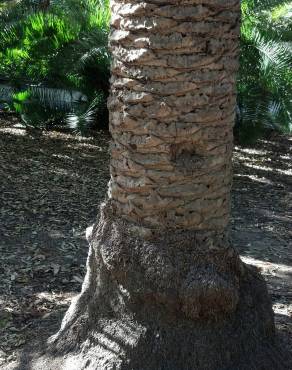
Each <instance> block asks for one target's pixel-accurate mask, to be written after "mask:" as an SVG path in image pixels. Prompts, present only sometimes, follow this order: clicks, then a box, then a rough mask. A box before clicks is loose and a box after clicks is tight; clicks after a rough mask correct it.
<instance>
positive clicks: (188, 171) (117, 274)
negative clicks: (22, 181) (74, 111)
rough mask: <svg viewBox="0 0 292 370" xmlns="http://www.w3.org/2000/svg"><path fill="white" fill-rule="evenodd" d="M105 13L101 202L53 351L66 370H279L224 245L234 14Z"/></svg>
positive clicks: (164, 3) (265, 326)
mask: <svg viewBox="0 0 292 370" xmlns="http://www.w3.org/2000/svg"><path fill="white" fill-rule="evenodd" d="M111 3H112V12H113V16H112V33H111V50H112V55H113V62H112V79H111V96H110V99H109V110H110V130H111V133H112V137H113V142H112V145H111V168H110V170H111V182H110V187H109V199H108V200H107V201H106V203H105V204H104V205H102V207H101V211H100V218H99V221H98V222H97V224H96V225H95V226H94V227H93V229H92V230H90V232H89V233H88V239H89V242H90V253H89V257H88V266H87V275H86V278H85V282H84V284H83V289H82V293H81V295H80V296H79V297H78V298H77V299H76V300H75V301H74V302H73V304H72V306H71V308H70V310H69V311H68V312H67V314H66V316H65V319H64V320H63V324H62V327H61V330H60V331H59V333H58V334H57V335H56V336H55V337H54V338H52V340H51V343H52V346H53V348H54V351H59V353H61V354H62V353H64V351H67V352H68V351H71V355H70V356H67V359H66V360H64V359H63V360H64V363H65V365H64V364H63V365H62V366H64V368H66V367H65V366H67V368H68V369H69V368H70V369H72V370H73V369H75V370H79V369H85V368H86V369H90V370H93V369H101V370H102V369H123V370H131V369H132V370H166V369H173V370H192V369H194V370H219V369H220V370H222V369H233V370H235V369H257V370H259V369H262V370H263V369H283V368H285V367H283V365H282V364H281V363H279V361H278V357H276V356H275V353H276V350H275V349H273V347H272V344H273V341H274V321H273V313H272V309H271V304H270V301H269V298H268V295H267V291H266V287H265V283H264V281H263V280H262V279H261V278H260V277H259V275H258V273H257V272H256V271H254V270H253V269H251V268H249V267H247V266H245V265H244V264H243V263H242V262H241V261H240V259H239V256H238V254H237V252H236V251H235V250H234V249H233V248H232V246H231V245H230V243H229V239H228V232H227V230H228V220H229V208H230V187H231V179H232V176H231V152H232V128H233V123H234V115H235V96H236V92H235V75H236V71H237V68H238V48H239V46H238V44H239V42H238V39H239V18H240V1H239V0H188V1H187V0H186V1H177V0H151V1H148V0H147V1H143V2H142V1H139V2H136V1H133V0H113V1H112V2H111ZM76 347H77V349H78V351H76ZM51 366H53V365H51ZM54 366H55V365H54ZM62 366H61V365H59V367H58V368H60V369H61V368H62ZM51 368H52V369H53V367H51Z"/></svg>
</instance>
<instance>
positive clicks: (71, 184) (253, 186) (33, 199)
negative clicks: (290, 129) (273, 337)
mask: <svg viewBox="0 0 292 370" xmlns="http://www.w3.org/2000/svg"><path fill="white" fill-rule="evenodd" d="M108 142H109V136H108V134H107V133H106V132H96V133H95V135H94V136H90V137H81V136H77V135H74V134H70V133H64V132H63V133H61V132H42V133H41V132H38V131H32V132H27V131H26V130H24V129H23V128H22V127H19V124H18V122H17V120H16V119H15V118H14V117H13V116H5V117H4V116H3V117H2V118H1V117H0V151H1V155H0V179H1V181H0V189H1V191H0V205H1V209H0V224H1V237H0V337H1V342H0V367H1V368H4V367H6V365H10V366H9V368H17V369H18V370H21V364H20V363H19V361H21V352H22V349H23V348H24V346H25V345H26V344H28V343H30V342H31V341H32V340H33V339H35V338H36V337H48V336H49V335H50V334H52V333H54V332H55V331H56V330H57V329H58V327H59V325H60V320H61V318H62V316H63V314H64V311H65V310H66V309H67V307H68V305H69V303H70V301H71V299H72V297H74V296H75V295H76V293H77V292H79V291H80V287H81V283H82V279H83V276H84V273H85V262H86V256H87V251H88V247H87V242H86V240H85V229H86V227H88V226H89V225H91V224H92V223H93V222H94V221H95V217H96V213H97V209H98V205H99V203H100V202H101V201H102V200H103V198H104V195H105V193H106V188H107V183H108V180H109V171H108V164H109V153H108ZM231 234H232V239H233V243H234V245H235V246H237V248H238V249H239V251H240V253H241V255H242V258H243V259H244V261H245V262H247V263H250V264H253V265H256V266H257V267H258V268H259V269H260V270H261V271H262V273H263V274H264V276H265V277H266V280H267V282H268V287H269V291H270V294H271V296H272V299H273V303H274V311H275V318H276V324H277V328H278V332H279V334H280V336H281V339H282V341H283V345H287V346H288V347H289V346H290V348H291V351H292V138H291V137H283V136H279V135H274V136H273V137H270V138H269V139H265V140H259V141H258V142H257V143H256V144H254V145H252V146H251V145H250V146H245V147H243V146H236V147H235V150H234V187H233V209H232V221H231Z"/></svg>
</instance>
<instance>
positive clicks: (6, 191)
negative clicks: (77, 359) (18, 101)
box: [0, 127, 109, 367]
mask: <svg viewBox="0 0 292 370" xmlns="http://www.w3.org/2000/svg"><path fill="white" fill-rule="evenodd" d="M108 139H109V137H108V134H107V133H104V132H100V133H97V136H96V137H95V138H93V137H89V138H82V137H78V136H75V135H70V134H65V133H57V132H48V133H44V134H42V135H32V134H30V133H29V134H28V133H26V132H25V131H24V130H22V129H16V128H12V127H0V151H1V156H0V178H1V181H0V203H1V212H0V224H1V231H0V233H1V235H0V266H1V267H0V323H1V324H2V321H1V319H2V316H3V317H4V318H5V322H4V325H3V326H4V328H3V327H2V326H1V325H0V330H1V333H0V336H1V349H3V351H4V352H7V354H9V355H11V354H12V353H13V350H14V349H16V348H17V347H18V346H19V345H22V344H23V343H25V342H27V341H28V340H29V338H30V336H34V335H35V332H36V331H38V329H39V326H40V320H42V323H41V329H44V328H45V326H46V325H47V324H46V320H44V318H46V317H47V318H48V317H49V316H50V315H51V314H55V313H57V312H59V311H61V312H64V310H65V309H66V308H67V307H68V304H69V302H70V299H66V297H67V296H68V295H69V296H72V293H74V292H75V293H76V292H78V291H79V290H80V285H81V282H82V279H83V275H84V270H85V262H86V257H87V250H88V244H87V241H86V239H85V229H86V227H88V226H89V225H90V224H92V223H93V222H94V221H95V218H96V213H97V209H98V205H99V204H100V202H101V201H102V200H103V198H104V195H105V192H106V186H107V182H108V175H109V173H108V172H109V171H108ZM44 292H52V293H53V294H54V295H55V296H54V299H51V298H50V299H47V297H44V296H43V297H41V298H40V294H42V293H44ZM55 322H56V321H55ZM47 323H48V324H49V321H48V320H47ZM58 325H59V321H58V324H57V326H56V327H58ZM0 357H1V356H0ZM0 360H1V359H0ZM0 367H1V361H0Z"/></svg>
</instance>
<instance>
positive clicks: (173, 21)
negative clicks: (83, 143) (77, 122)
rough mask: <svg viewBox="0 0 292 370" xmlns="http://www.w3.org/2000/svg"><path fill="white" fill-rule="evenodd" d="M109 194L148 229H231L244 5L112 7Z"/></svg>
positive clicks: (217, 0)
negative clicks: (241, 21) (237, 78)
mask: <svg viewBox="0 0 292 370" xmlns="http://www.w3.org/2000/svg"><path fill="white" fill-rule="evenodd" d="M112 9H113V18H112V35H111V50H112V53H113V65H112V81H111V86H112V94H111V98H110V100H109V108H110V122H111V133H112V136H113V139H114V141H113V145H112V150H111V154H112V161H111V175H112V180H111V186H110V194H111V197H112V198H113V200H114V202H115V204H116V207H117V210H118V213H119V214H120V215H122V216H123V217H124V218H125V217H126V218H127V219H128V220H129V221H134V222H139V223H143V224H144V225H147V226H149V227H152V228H153V227H155V228H159V229H160V228H161V227H168V228H183V229H196V230H206V229H207V230H210V229H211V230H212V229H213V230H215V229H218V228H221V229H224V228H225V227H226V225H227V223H228V216H229V203H230V200H229V198H230V184H231V153H232V127H233V123H234V117H235V99H236V92H235V72H236V70H237V66H238V61H237V55H238V51H239V47H238V36H239V14H240V2H239V1H238V0H227V1H222V0H209V1H208V0H205V1H203V0H192V1H179V2H178V1H174V0H173V1H169V0H168V1H165V0H163V1H162V0H161V1H160V0H156V1H146V2H136V1H112Z"/></svg>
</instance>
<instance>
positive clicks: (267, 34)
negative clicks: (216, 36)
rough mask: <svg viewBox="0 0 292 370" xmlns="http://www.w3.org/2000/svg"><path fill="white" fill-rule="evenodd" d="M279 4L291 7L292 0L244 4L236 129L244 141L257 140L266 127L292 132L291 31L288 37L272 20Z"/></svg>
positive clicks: (238, 135) (265, 0) (248, 1)
mask: <svg viewBox="0 0 292 370" xmlns="http://www.w3.org/2000/svg"><path fill="white" fill-rule="evenodd" d="M279 3H281V4H280V5H279ZM279 6H281V7H284V8H285V9H288V8H287V6H288V3H285V4H283V2H280V1H276V0H264V1H260V2H259V1H255V0H246V1H243V3H242V13H243V22H242V29H241V59H240V73H239V76H238V109H237V125H236V128H235V132H236V135H237V137H239V139H241V140H243V141H246V140H250V139H256V138H257V137H258V136H259V135H260V134H262V132H264V131H265V130H266V129H273V130H275V129H276V130H279V131H282V132H291V131H292V116H291V112H292V110H291V108H292V69H291V67H292V48H291V44H290V43H288V42H287V41H286V39H285V38H286V37H287V33H285V37H284V33H283V32H281V30H280V28H279V27H278V26H277V22H276V21H275V20H274V21H273V22H272V16H273V12H274V11H275V9H279ZM283 14H286V13H285V12H283ZM268 15H269V17H270V18H269V17H268ZM267 19H270V21H268V22H267ZM289 19H290V18H289Z"/></svg>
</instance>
